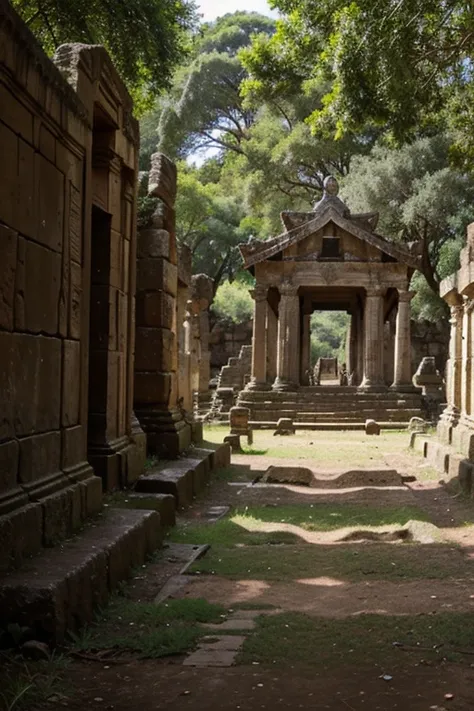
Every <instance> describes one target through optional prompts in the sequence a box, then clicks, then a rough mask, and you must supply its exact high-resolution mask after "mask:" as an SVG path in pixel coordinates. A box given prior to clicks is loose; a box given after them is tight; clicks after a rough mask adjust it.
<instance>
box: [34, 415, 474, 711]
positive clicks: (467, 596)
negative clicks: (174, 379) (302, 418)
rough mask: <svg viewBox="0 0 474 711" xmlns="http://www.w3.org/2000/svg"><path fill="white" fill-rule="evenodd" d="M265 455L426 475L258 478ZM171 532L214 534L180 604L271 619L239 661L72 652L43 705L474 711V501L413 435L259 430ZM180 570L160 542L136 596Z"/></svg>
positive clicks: (315, 465)
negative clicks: (243, 610) (452, 488)
mask: <svg viewBox="0 0 474 711" xmlns="http://www.w3.org/2000/svg"><path fill="white" fill-rule="evenodd" d="M226 432H227V430H226V429H223V428H222V429H218V428H215V429H211V430H210V431H209V432H208V433H207V437H208V439H211V440H212V441H219V440H222V438H223V437H224V435H225V434H226ZM270 464H278V465H284V466H288V465H291V464H296V465H298V466H306V467H309V468H311V469H313V470H315V471H317V472H319V473H320V474H321V475H325V474H326V475H329V474H334V473H336V472H343V471H347V470H351V469H371V468H372V469H384V468H385V469H395V470H397V471H398V472H399V473H400V474H401V475H403V476H405V477H409V478H413V477H415V480H414V481H411V482H409V483H407V484H401V485H400V486H398V487H390V488H375V487H374V488H365V487H364V486H353V487H351V488H350V489H348V490H346V489H333V490H332V489H315V488H308V487H298V486H289V485H288V486H286V485H285V486H270V485H269V486H266V487H262V486H251V485H249V484H250V483H251V482H252V481H253V480H255V478H257V477H258V476H259V475H261V474H262V473H263V472H264V471H265V470H266V468H267V467H268V466H269V465H270ZM361 483H363V477H362V479H361ZM224 504H225V505H230V506H231V513H230V514H229V517H228V519H226V520H224V521H219V522H217V523H214V524H210V523H208V522H207V519H206V512H207V511H208V509H209V508H210V507H211V506H214V505H224ZM311 508H313V509H314V516H313V514H312V513H311ZM344 511H345V512H346V513H344ZM394 511H395V513H393V512H394ZM341 512H342V513H341ZM347 512H349V514H347ZM300 513H301V515H300ZM303 514H304V515H303ZM346 514H347V516H346ZM338 517H341V526H340V527H339V526H338ZM344 517H345V518H344ZM391 517H392V518H393V520H392V518H391ZM397 517H399V518H400V519H403V518H404V517H405V518H404V520H403V521H402V520H401V521H400V523H397V520H398V519H397ZM303 519H304V521H303ZM323 519H324V523H323ZM405 519H406V520H405ZM408 520H418V521H419V522H421V523H417V524H416V526H415V528H414V529H413V530H415V533H416V535H415V537H414V540H412V541H411V542H401V541H399V542H393V540H392V539H390V538H386V539H384V538H378V539H377V537H376V536H377V535H379V534H384V532H385V534H386V533H387V532H388V533H390V532H393V531H394V530H398V529H400V528H401V527H403V526H405V525H410V524H408V523H407V522H408ZM361 521H362V523H361ZM386 521H389V523H387V522H386ZM220 532H222V533H220ZM351 535H352V538H351ZM171 536H172V538H173V539H174V540H178V541H187V542H188V543H196V544H198V543H199V544H201V543H203V542H206V540H207V539H208V540H209V542H210V543H211V549H210V551H209V552H208V553H207V555H206V556H205V557H203V558H202V559H201V560H199V561H198V562H197V563H196V564H195V566H194V568H193V569H192V570H191V573H194V574H193V575H192V576H191V577H190V579H189V582H188V584H186V585H185V586H184V587H183V588H181V589H180V591H178V592H177V593H176V596H177V597H180V598H184V599H189V600H190V599H192V598H204V599H206V600H208V601H209V602H211V603H219V604H221V605H223V606H224V607H226V608H227V609H229V608H230V609H234V606H237V607H238V606H239V605H245V606H246V607H250V608H251V607H254V608H256V609H259V608H262V615H263V608H264V607H265V606H271V607H272V609H269V610H267V611H266V612H267V613H271V614H267V615H265V616H262V617H259V618H258V620H257V629H256V630H254V631H251V632H249V633H248V634H247V639H246V642H245V644H244V647H243V651H242V654H241V655H240V656H238V657H237V660H236V664H235V665H234V666H231V667H228V668H213V667H208V668H199V669H195V668H193V667H189V666H183V665H182V663H183V660H184V656H183V655H178V656H173V657H167V658H164V659H139V658H137V656H136V655H135V656H134V655H133V654H128V655H126V656H125V657H117V658H116V659H112V660H109V661H101V660H100V658H96V659H94V661H88V660H85V659H78V658H76V659H75V660H74V661H73V662H72V664H71V665H70V666H69V668H68V672H67V674H68V682H69V685H70V691H69V692H68V693H67V694H66V696H65V697H61V698H60V699H59V701H56V702H50V703H48V704H47V705H46V708H50V709H51V708H58V709H59V708H64V707H65V706H67V707H68V708H71V709H84V710H85V711H86V710H87V711H88V710H90V709H114V710H115V711H125V710H127V711H129V710H130V709H132V710H133V709H141V710H142V711H151V710H152V709H153V710H154V709H169V710H174V709H176V710H180V709H183V711H184V710H185V709H193V710H194V711H201V709H202V710H203V711H204V709H211V710H214V709H216V710H217V709H221V710H222V711H227V710H229V711H230V709H245V710H246V711H256V710H257V709H299V708H302V709H331V710H334V711H339V710H340V711H344V710H346V711H347V709H349V710H351V709H352V711H361V710H362V709H366V710H369V711H375V710H376V709H380V710H384V711H385V710H386V711H391V710H392V709H393V710H395V709H398V710H402V709H403V710H405V709H406V710H409V711H422V710H423V711H428V710H429V709H432V710H433V711H436V710H437V711H442V710H443V709H449V710H450V711H451V710H452V711H467V710H468V709H470V710H471V709H473V708H474V617H471V616H472V613H473V612H474V505H473V504H472V502H471V501H469V500H466V499H463V498H462V497H461V496H459V495H456V494H454V493H449V492H448V490H447V489H446V488H445V487H443V486H442V485H440V483H439V481H438V479H437V476H436V474H435V473H434V472H433V470H431V469H430V468H429V467H427V466H426V465H425V463H424V461H423V460H422V459H421V458H420V457H418V456H416V455H415V454H413V453H412V452H410V451H409V450H408V435H407V433H386V434H383V435H382V436H380V437H367V436H366V435H365V434H364V433H360V432H339V433H338V432H324V433H323V432H319V433H318V432H306V433H298V434H297V435H295V436H294V437H285V438H283V437H282V438H276V437H272V435H271V433H269V434H267V433H260V432H257V433H256V436H255V442H254V444H253V446H252V447H251V448H248V451H247V453H244V454H240V455H235V456H234V457H233V463H232V467H231V468H229V470H226V471H224V472H222V473H221V474H220V475H219V476H218V478H217V479H216V480H215V481H214V483H213V484H212V486H211V488H210V489H209V490H208V493H207V495H206V496H203V497H201V498H200V499H199V500H198V501H196V503H195V504H194V506H193V507H191V508H190V509H189V510H188V511H187V512H186V514H185V515H184V516H182V517H181V518H180V520H179V522H178V526H177V528H176V529H175V530H174V531H173V532H172V534H171ZM220 536H222V539H220V538H219V537H220ZM259 536H260V537H262V536H263V537H265V536H267V537H270V538H268V540H267V539H265V538H258V537H259ZM348 536H349V537H348ZM374 536H375V540H374ZM271 537H273V538H271ZM343 539H345V540H343ZM424 540H426V541H431V542H421V541H424ZM417 541H418V542H417ZM179 567H180V565H179V564H178V563H177V562H176V561H175V560H173V557H172V556H170V555H169V554H167V549H165V550H164V551H163V553H162V556H161V558H160V559H159V560H157V561H156V562H154V563H152V564H151V565H149V566H148V567H147V568H146V569H143V570H142V571H141V572H138V573H137V574H136V576H135V578H134V580H133V581H132V585H131V589H130V591H129V592H130V596H131V597H132V599H134V600H141V601H144V600H145V601H146V600H150V601H152V600H153V599H154V597H155V596H156V594H157V593H158V591H159V589H160V588H161V586H162V585H163V584H164V582H165V581H166V579H167V578H168V577H170V576H171V575H176V574H177V572H178V569H179ZM265 620H266V621H267V622H266V623H265ZM272 625H277V627H275V628H273V627H272ZM278 625H279V626H278ZM431 634H433V635H434V637H431V636H430V635H431ZM434 642H436V643H434ZM384 674H385V675H388V677H389V678H387V679H386V680H384V679H383V678H382V677H383V675H384Z"/></svg>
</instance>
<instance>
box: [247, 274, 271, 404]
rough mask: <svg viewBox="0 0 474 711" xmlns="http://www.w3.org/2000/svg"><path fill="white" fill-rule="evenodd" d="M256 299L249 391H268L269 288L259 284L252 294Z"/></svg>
mask: <svg viewBox="0 0 474 711" xmlns="http://www.w3.org/2000/svg"><path fill="white" fill-rule="evenodd" d="M250 294H251V296H252V298H253V299H254V302H255V305H254V315H253V334H252V377H251V380H250V382H249V383H248V385H247V389H248V390H266V389H267V388H268V385H267V287H266V286H262V285H260V284H257V286H256V287H255V289H253V290H251V292H250Z"/></svg>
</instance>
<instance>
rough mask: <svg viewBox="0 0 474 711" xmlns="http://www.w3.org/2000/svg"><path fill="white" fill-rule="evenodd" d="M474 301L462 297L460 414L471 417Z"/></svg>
mask: <svg viewBox="0 0 474 711" xmlns="http://www.w3.org/2000/svg"><path fill="white" fill-rule="evenodd" d="M473 308H474V301H472V300H471V299H469V298H468V297H467V296H463V317H462V346H461V357H462V368H461V413H462V414H463V415H468V416H469V415H471V413H472V409H471V398H472V395H473V393H472V385H471V381H472V356H473V353H472V336H473V333H472V310H473Z"/></svg>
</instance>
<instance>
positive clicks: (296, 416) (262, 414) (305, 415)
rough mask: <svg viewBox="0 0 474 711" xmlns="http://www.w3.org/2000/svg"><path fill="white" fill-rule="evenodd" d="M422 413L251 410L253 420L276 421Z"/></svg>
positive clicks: (402, 416) (416, 414)
mask: <svg viewBox="0 0 474 711" xmlns="http://www.w3.org/2000/svg"><path fill="white" fill-rule="evenodd" d="M422 415H423V413H422V411H421V410H419V409H410V410H407V409H405V408H400V409H396V410H383V409H377V410H374V409H373V408H371V409H368V410H357V411H354V412H345V411H343V412H341V411H337V412H336V411H334V410H332V411H327V412H298V411H288V410H285V411H284V412H282V411H278V410H255V409H254V410H252V418H253V419H254V420H260V419H264V420H275V421H277V420H278V419H280V417H288V418H291V419H292V420H294V421H296V422H319V421H323V422H324V421H326V422H335V421H336V420H337V421H339V422H342V421H344V420H354V421H361V420H362V421H365V420H367V419H372V420H377V419H379V420H380V419H382V420H387V421H389V420H407V421H408V420H410V419H411V418H412V417H420V416H422Z"/></svg>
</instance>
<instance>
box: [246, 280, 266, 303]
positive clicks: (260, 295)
mask: <svg viewBox="0 0 474 711" xmlns="http://www.w3.org/2000/svg"><path fill="white" fill-rule="evenodd" d="M267 291H268V288H267V287H266V286H263V284H257V286H256V287H255V289H250V296H251V297H252V299H254V300H255V301H265V300H266V298H267Z"/></svg>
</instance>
